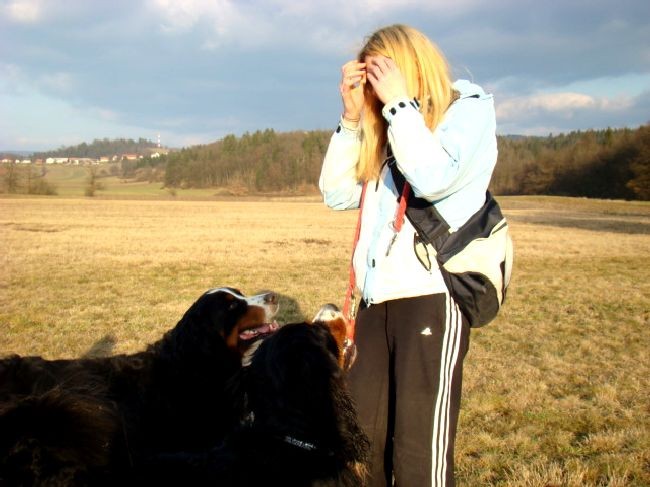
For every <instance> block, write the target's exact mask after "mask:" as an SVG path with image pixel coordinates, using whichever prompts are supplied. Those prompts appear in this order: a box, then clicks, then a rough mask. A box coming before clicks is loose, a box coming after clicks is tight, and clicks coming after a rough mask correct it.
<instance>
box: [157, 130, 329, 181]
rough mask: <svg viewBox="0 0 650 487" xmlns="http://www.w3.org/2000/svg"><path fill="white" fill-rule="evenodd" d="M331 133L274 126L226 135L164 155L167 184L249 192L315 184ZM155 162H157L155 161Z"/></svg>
mask: <svg viewBox="0 0 650 487" xmlns="http://www.w3.org/2000/svg"><path fill="white" fill-rule="evenodd" d="M330 136H331V134H330V132H327V131H311V132H290V133H283V134H277V133H275V132H274V131H273V130H271V129H268V130H265V131H257V132H254V133H252V134H249V133H245V134H244V135H243V136H241V137H235V136H234V135H228V136H226V137H225V138H223V139H222V140H220V141H219V142H216V143H214V144H210V145H204V146H195V147H190V148H188V149H183V150H181V151H179V152H176V153H171V154H169V155H168V156H166V157H161V158H160V159H161V162H164V161H166V162H167V168H166V172H165V185H166V186H168V187H211V186H235V187H244V188H245V189H246V190H248V191H284V190H296V189H298V188H300V187H304V186H310V185H311V186H315V185H316V184H317V183H318V175H319V173H320V167H321V164H322V162H323V156H324V155H325V151H326V150H327V144H328V142H329V138H330ZM152 162H153V161H152Z"/></svg>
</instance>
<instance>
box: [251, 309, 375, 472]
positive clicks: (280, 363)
mask: <svg viewBox="0 0 650 487" xmlns="http://www.w3.org/2000/svg"><path fill="white" fill-rule="evenodd" d="M346 326H347V323H346V321H345V320H344V319H343V315H342V314H341V313H340V311H338V309H337V308H336V307H335V306H333V305H327V306H324V307H323V308H321V310H320V311H319V313H318V314H317V315H316V318H315V319H314V320H313V321H312V322H305V323H292V324H288V325H284V326H283V327H281V328H280V329H279V330H278V331H277V332H276V333H274V334H273V336H271V337H269V338H268V339H266V340H264V342H263V343H262V344H261V345H260V347H259V348H258V350H257V352H256V353H255V355H254V356H253V360H252V363H251V365H250V367H248V368H247V369H246V370H245V371H243V372H242V377H243V382H242V383H241V384H240V386H241V387H242V389H243V390H242V391H240V392H245V394H244V395H245V400H244V408H245V413H246V416H245V419H244V421H245V422H247V423H248V424H249V425H250V427H251V428H252V430H253V431H258V432H261V433H260V434H262V435H266V436H269V435H271V436H272V437H273V438H275V440H277V441H279V442H280V444H279V447H278V448H279V450H282V451H286V448H287V445H289V448H290V449H294V450H296V451H298V452H302V453H303V454H304V455H303V454H298V455H297V456H295V458H300V459H301V460H300V461H301V462H306V463H305V464H304V465H302V466H300V467H299V468H301V469H307V470H309V469H310V468H312V467H313V468H316V467H314V465H312V464H310V463H309V462H310V461H316V462H319V461H320V460H309V459H308V457H310V456H311V454H313V456H314V457H315V458H321V459H322V458H323V457H327V458H329V459H330V460H328V461H327V462H326V463H328V464H329V462H330V461H331V462H333V464H338V465H340V466H342V468H346V469H352V470H354V471H355V473H354V475H355V476H358V477H360V476H361V470H359V471H357V470H356V468H357V466H361V465H362V464H363V462H364V461H365V454H366V450H367V439H366V437H365V436H364V434H363V433H362V431H361V427H360V426H359V424H358V421H357V418H356V413H355V410H354V406H353V404H352V400H351V398H350V396H349V393H348V391H347V386H346V384H345V371H344V369H343V368H342V366H344V365H345V355H344V352H343V348H344V342H345V336H346ZM269 455H271V456H272V455H273V454H271V453H269ZM305 455H306V456H305ZM288 458H294V456H293V454H291V455H289V457H288ZM309 465H311V467H309ZM321 466H322V465H321ZM318 468H320V467H318ZM314 475H317V473H314ZM355 478H356V477H355Z"/></svg>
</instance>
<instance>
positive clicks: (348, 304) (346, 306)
mask: <svg viewBox="0 0 650 487" xmlns="http://www.w3.org/2000/svg"><path fill="white" fill-rule="evenodd" d="M367 186H368V183H363V188H361V199H360V200H359V217H358V218H357V229H356V230H355V231H354V242H353V243H352V256H351V257H350V278H349V281H348V289H347V291H346V293H345V302H344V303H343V316H345V317H346V318H347V320H348V330H347V332H348V333H347V338H348V339H349V340H354V320H355V318H356V315H357V313H356V302H355V301H356V300H355V298H354V288H355V286H356V281H357V276H356V274H355V272H354V251H355V250H356V248H357V243H359V234H360V233H361V215H362V214H363V202H364V200H365V198H366V187H367Z"/></svg>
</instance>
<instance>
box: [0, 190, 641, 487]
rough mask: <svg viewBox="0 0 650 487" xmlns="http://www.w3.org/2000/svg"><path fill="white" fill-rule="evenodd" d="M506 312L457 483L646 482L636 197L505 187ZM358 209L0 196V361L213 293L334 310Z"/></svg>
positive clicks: (135, 326) (95, 342) (482, 337)
mask: <svg viewBox="0 0 650 487" xmlns="http://www.w3.org/2000/svg"><path fill="white" fill-rule="evenodd" d="M500 200H501V202H502V205H503V207H504V210H505V212H506V215H507V216H508V217H509V219H510V221H511V226H512V231H513V238H514V241H515V246H516V247H515V249H516V265H515V270H514V274H513V283H512V285H511V290H510V293H509V296H508V300H507V303H506V307H505V308H504V309H503V312H502V314H501V315H500V317H499V318H498V319H497V321H495V322H494V323H492V324H490V325H489V326H488V327H486V328H483V329H479V330H475V331H473V334H472V343H471V346H470V352H469V354H468V356H467V359H466V361H465V378H464V399H463V407H462V412H461V419H460V425H459V433H458V439H457V477H458V480H459V484H460V485H466V486H483V485H507V486H549V487H550V486H624V485H626V486H627V485H629V486H642V485H650V414H649V413H650V401H649V397H650V387H649V386H650V357H649V351H650V333H649V331H648V330H649V325H650V280H649V279H648V275H650V205H649V204H647V203H630V202H611V201H593V200H585V199H569V198H542V197H539V198H536V197H526V198H524V197H510V198H501V199H500ZM356 216H357V214H356V212H344V213H339V212H334V211H330V210H328V209H326V208H325V207H324V206H323V205H322V204H321V203H320V202H319V201H318V200H316V199H313V198H311V199H310V198H302V199H281V198H276V199H270V198H269V199H260V200H252V199H248V200H239V201H236V200H224V201H149V200H140V201H133V200H131V201H127V200H101V199H81V198H77V199H64V198H61V197H59V198H0V246H1V248H2V253H1V257H0V259H1V260H0V355H6V354H9V353H19V354H38V355H45V356H46V357H49V358H55V357H76V356H79V355H82V354H111V353H121V352H131V351H136V350H139V349H141V348H142V347H143V346H144V345H145V344H146V343H148V342H151V341H154V340H156V339H158V338H159V337H160V336H161V335H162V333H163V332H164V331H165V330H166V329H168V328H169V327H171V326H173V325H174V324H175V323H176V321H177V320H178V319H179V318H180V316H181V315H182V313H183V312H184V311H185V309H187V307H189V305H190V304H191V303H192V302H193V301H194V299H196V298H197V297H198V296H199V295H200V294H201V293H202V292H203V291H205V290H206V289H208V288H210V287H214V286H222V285H232V286H236V287H239V288H241V289H242V290H243V291H244V292H246V293H253V292H255V291H259V290H262V289H273V290H275V291H277V292H278V293H280V294H281V295H282V301H281V303H282V307H283V311H282V319H284V320H294V319H300V318H302V317H305V316H310V315H311V314H313V313H314V311H315V310H316V309H317V308H318V307H319V306H320V305H321V304H322V303H325V302H337V303H341V302H342V299H343V293H344V290H345V285H346V281H347V263H348V258H349V252H350V246H351V238H352V232H353V227H354V224H355V221H356Z"/></svg>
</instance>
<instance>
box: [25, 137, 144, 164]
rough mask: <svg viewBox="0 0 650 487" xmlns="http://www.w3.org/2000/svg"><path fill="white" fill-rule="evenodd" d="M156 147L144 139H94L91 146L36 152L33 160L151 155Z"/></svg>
mask: <svg viewBox="0 0 650 487" xmlns="http://www.w3.org/2000/svg"><path fill="white" fill-rule="evenodd" d="M153 147H156V143H154V142H152V141H150V140H147V139H143V138H142V137H140V138H139V139H138V140H134V139H124V138H120V139H108V138H106V137H104V138H103V139H94V140H93V141H92V142H91V143H90V144H87V143H85V142H83V143H81V144H79V145H75V146H70V147H60V148H59V149H56V150H51V151H46V152H35V153H34V154H33V155H32V159H47V158H48V157H87V158H90V159H99V158H100V157H102V156H112V155H121V154H138V155H145V154H149V153H150V151H148V150H147V149H151V148H153Z"/></svg>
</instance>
